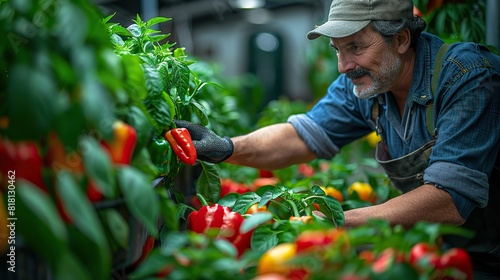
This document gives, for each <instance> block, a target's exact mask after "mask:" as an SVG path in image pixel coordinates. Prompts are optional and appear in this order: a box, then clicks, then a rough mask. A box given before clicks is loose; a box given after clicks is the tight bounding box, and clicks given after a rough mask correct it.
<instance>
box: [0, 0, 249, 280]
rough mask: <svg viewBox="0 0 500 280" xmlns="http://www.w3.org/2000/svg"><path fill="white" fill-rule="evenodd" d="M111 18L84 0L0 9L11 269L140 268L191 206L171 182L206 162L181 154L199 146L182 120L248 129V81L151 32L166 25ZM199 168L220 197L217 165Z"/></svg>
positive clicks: (0, 144) (82, 274)
mask: <svg viewBox="0 0 500 280" xmlns="http://www.w3.org/2000/svg"><path fill="white" fill-rule="evenodd" d="M112 17H113V15H111V16H108V17H104V16H103V15H102V14H101V13H100V12H99V11H98V9H97V7H96V6H94V5H93V4H92V3H90V2H88V1H83V0H68V1H36V0H31V1H20V0H13V1H8V2H5V1H2V2H1V5H0V23H1V24H0V25H1V26H2V27H1V29H2V34H5V35H6V40H2V41H1V42H0V51H1V52H2V54H3V55H2V57H4V58H5V59H3V60H2V61H1V62H0V68H1V70H2V74H1V75H0V79H1V86H0V104H1V105H0V120H1V121H0V123H1V125H0V157H1V163H0V170H1V174H0V179H1V180H0V181H1V190H2V205H1V206H2V207H1V208H2V214H5V216H7V217H9V218H12V219H16V221H17V222H15V230H14V229H13V230H11V232H5V233H4V231H3V230H2V232H1V233H2V234H5V235H2V238H1V241H2V242H1V245H2V246H1V247H0V249H1V250H2V252H4V251H5V252H6V253H5V254H3V255H2V260H4V258H6V259H7V260H10V261H12V262H11V264H12V265H10V266H9V265H8V267H6V269H4V270H3V271H2V273H9V272H11V273H16V272H17V273H22V274H28V275H38V274H40V271H38V270H37V269H40V268H43V269H44V271H49V273H48V275H49V276H48V277H54V278H60V279H67V278H68V277H69V276H68V275H71V278H73V279H109V278H110V277H112V275H115V274H121V273H127V272H128V271H130V270H133V269H134V268H135V267H136V266H137V265H138V264H139V263H140V262H142V261H143V260H144V258H145V257H146V256H147V254H148V252H149V250H150V249H152V247H153V246H154V241H155V240H157V239H158V238H157V236H158V231H159V229H160V228H161V227H163V226H165V227H168V228H171V229H179V227H180V225H179V221H178V217H179V216H182V213H184V212H185V208H182V207H177V206H176V204H175V202H176V201H182V200H181V199H182V194H180V193H179V192H178V191H176V190H175V189H173V185H174V183H175V178H176V176H177V175H178V174H179V172H180V170H182V168H185V167H186V166H191V165H194V164H195V162H196V156H195V155H193V154H188V155H189V156H190V159H189V158H188V157H185V156H184V155H182V154H181V152H186V151H187V152H190V153H192V152H193V151H194V149H193V147H192V146H189V145H192V143H189V142H183V141H184V138H182V137H188V136H189V135H186V132H182V131H178V130H176V129H175V123H174V122H173V120H174V119H178V120H181V119H182V120H191V121H195V122H198V123H202V124H203V125H209V123H210V118H213V117H220V118H222V119H224V122H225V123H222V122H218V123H216V124H218V125H219V126H220V127H228V130H229V128H230V127H232V128H238V127H248V125H247V122H248V119H249V118H248V117H247V116H246V115H245V113H244V112H238V110H236V109H235V107H236V106H237V103H238V102H239V101H238V96H237V95H235V94H234V93H233V92H231V91H230V89H234V88H235V87H238V85H237V84H236V85H235V84H234V83H233V82H232V81H229V80H227V79H226V80H223V79H221V78H220V74H219V73H218V72H217V70H216V69H215V68H214V67H213V66H212V65H210V64H208V63H198V64H197V65H196V66H194V63H195V60H194V59H192V58H190V57H188V55H186V54H185V53H184V50H183V48H181V47H175V43H169V42H168V41H167V40H166V39H167V37H168V36H169V35H168V34H161V32H160V31H157V30H155V29H153V28H152V26H154V25H158V24H161V23H163V22H166V21H168V20H170V19H169V18H161V17H159V18H154V19H151V20H149V21H147V22H145V21H143V20H142V19H141V18H140V17H139V16H138V17H137V18H136V19H134V20H133V22H134V23H133V24H131V25H130V26H128V27H122V26H121V25H120V24H117V23H113V22H112ZM217 82H222V83H221V84H223V85H224V87H221V85H219V84H218V83H217ZM209 88H210V89H209ZM215 89H218V91H217V93H218V95H217V96H216V98H215V97H213V96H210V95H208V96H203V95H207V94H210V93H211V92H212V93H213V92H214V91H215ZM219 104H224V106H218V105H219ZM209 109H210V110H209ZM235 112H236V113H235ZM209 113H210V117H209ZM226 124H227V126H225V125H226ZM229 132H231V133H241V132H242V130H241V129H239V130H238V129H235V130H232V131H229ZM196 165H198V166H201V167H202V174H203V176H202V177H203V178H204V179H205V183H204V186H205V187H204V189H205V190H206V194H208V193H211V194H212V195H217V194H218V191H217V189H218V188H219V187H220V181H219V177H218V174H217V170H216V169H215V167H214V166H213V165H211V164H206V163H203V162H198V163H196ZM3 210H8V211H5V213H4V211H3ZM5 221H7V219H4V220H2V229H4V228H7V226H5V227H4V226H3V223H4V222H5ZM13 233H14V234H15V237H12V238H10V239H7V238H3V237H4V236H5V237H7V236H8V235H9V234H10V235H13ZM7 253H9V255H8V256H7ZM11 253H12V254H11ZM27 258H28V259H29V258H31V259H33V260H34V264H32V265H31V264H28V265H26V264H25V263H23V260H25V259H27ZM16 260H17V262H18V263H19V266H18V267H17V268H16V266H15V264H16ZM3 264H4V266H5V265H6V262H5V261H3ZM23 264H24V266H23ZM4 266H2V267H4ZM7 268H11V269H7ZM26 270H29V271H26ZM41 274H43V273H41ZM2 275H3V274H2ZM7 276H8V275H7ZM2 278H3V276H2Z"/></svg>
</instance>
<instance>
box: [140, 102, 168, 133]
mask: <svg viewBox="0 0 500 280" xmlns="http://www.w3.org/2000/svg"><path fill="white" fill-rule="evenodd" d="M144 104H145V105H146V108H147V110H148V112H149V114H150V115H151V117H152V118H153V120H154V121H155V122H156V123H157V126H158V127H156V129H157V130H160V131H161V130H163V129H164V128H168V127H169V126H170V123H171V120H172V118H173V115H172V114H171V107H170V106H169V104H168V103H167V101H166V100H165V99H164V98H162V97H161V96H155V97H147V98H146V100H145V101H144Z"/></svg>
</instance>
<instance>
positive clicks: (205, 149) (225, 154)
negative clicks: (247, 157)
mask: <svg viewBox="0 0 500 280" xmlns="http://www.w3.org/2000/svg"><path fill="white" fill-rule="evenodd" d="M174 123H175V125H176V126H177V127H184V128H186V129H187V130H188V131H189V134H191V139H192V140H193V145H194V147H195V148H196V153H197V154H198V159H199V160H202V161H206V162H211V163H221V162H223V161H225V160H226V159H227V158H229V157H230V156H231V155H232V154H233V148H234V146H233V141H231V139H229V137H220V136H218V135H217V134H215V133H214V132H213V131H212V130H210V129H208V128H206V127H204V126H202V125H199V124H194V123H191V122H188V121H183V120H174Z"/></svg>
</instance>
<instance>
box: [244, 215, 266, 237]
mask: <svg viewBox="0 0 500 280" xmlns="http://www.w3.org/2000/svg"><path fill="white" fill-rule="evenodd" d="M272 219H273V214H272V213H271V212H257V213H255V214H252V215H250V217H248V218H246V219H245V221H244V222H243V224H241V227H240V232H241V233H247V232H249V231H250V230H252V229H255V228H257V227H258V226H260V225H262V224H265V223H267V222H268V221H270V220H272Z"/></svg>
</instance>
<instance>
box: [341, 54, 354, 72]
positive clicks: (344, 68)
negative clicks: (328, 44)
mask: <svg viewBox="0 0 500 280" xmlns="http://www.w3.org/2000/svg"><path fill="white" fill-rule="evenodd" d="M337 58H338V70H339V72H340V73H347V72H349V71H351V70H354V69H355V68H356V63H354V62H353V61H352V60H351V59H349V57H346V56H345V55H342V54H340V53H338V54H337Z"/></svg>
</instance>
